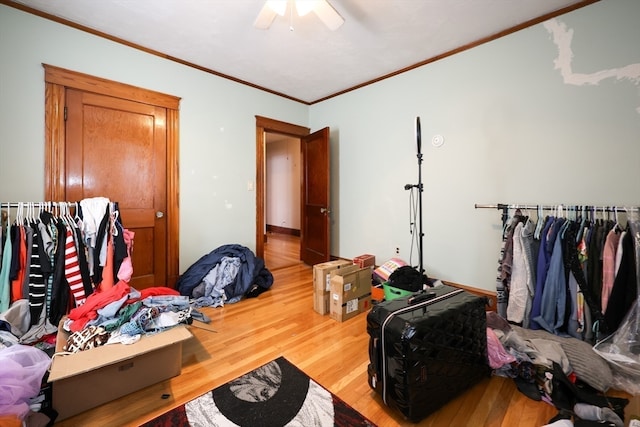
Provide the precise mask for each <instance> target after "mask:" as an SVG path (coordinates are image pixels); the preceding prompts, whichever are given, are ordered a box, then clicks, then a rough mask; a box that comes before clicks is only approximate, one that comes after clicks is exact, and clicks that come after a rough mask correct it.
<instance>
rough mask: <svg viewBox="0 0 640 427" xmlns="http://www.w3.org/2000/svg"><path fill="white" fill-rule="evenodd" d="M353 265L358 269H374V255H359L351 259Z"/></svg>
mask: <svg viewBox="0 0 640 427" xmlns="http://www.w3.org/2000/svg"><path fill="white" fill-rule="evenodd" d="M353 263H354V264H355V265H357V266H358V267H360V268H364V267H375V266H376V257H375V255H371V254H364V255H359V256H357V257H355V258H354V259H353Z"/></svg>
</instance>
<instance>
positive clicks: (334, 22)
mask: <svg viewBox="0 0 640 427" xmlns="http://www.w3.org/2000/svg"><path fill="white" fill-rule="evenodd" d="M313 11H314V12H315V13H316V15H318V18H320V20H321V21H322V22H324V25H326V26H327V27H329V29H330V30H331V31H334V30H337V29H338V28H340V26H341V25H342V24H344V18H343V17H342V16H340V14H339V13H338V12H336V10H335V9H334V8H333V6H331V5H330V4H329V2H327V0H320V1H318V3H317V5H316V7H315V8H314V10H313Z"/></svg>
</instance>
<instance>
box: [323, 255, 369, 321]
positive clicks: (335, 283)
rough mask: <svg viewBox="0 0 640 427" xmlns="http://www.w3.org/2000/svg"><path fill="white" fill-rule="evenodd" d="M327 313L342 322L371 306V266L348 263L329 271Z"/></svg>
mask: <svg viewBox="0 0 640 427" xmlns="http://www.w3.org/2000/svg"><path fill="white" fill-rule="evenodd" d="M330 298H331V301H330V307H329V315H330V316H331V318H332V319H335V320H337V321H339V322H343V321H345V320H347V319H350V318H352V317H353V316H355V315H357V314H358V313H362V312H364V311H366V310H368V309H370V308H371V267H365V268H360V267H358V266H357V265H350V266H348V267H343V268H340V269H338V270H335V271H333V272H332V273H331V296H330Z"/></svg>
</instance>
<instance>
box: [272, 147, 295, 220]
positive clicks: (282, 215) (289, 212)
mask: <svg viewBox="0 0 640 427" xmlns="http://www.w3.org/2000/svg"><path fill="white" fill-rule="evenodd" d="M265 163H266V165H265V169H266V175H267V177H266V184H265V191H266V199H267V201H266V206H265V216H266V223H267V225H273V226H276V227H282V228H288V229H291V230H300V140H299V139H298V138H288V137H285V138H282V139H278V140H275V141H273V142H269V143H267V144H266V155H265Z"/></svg>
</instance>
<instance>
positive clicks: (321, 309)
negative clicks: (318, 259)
mask: <svg viewBox="0 0 640 427" xmlns="http://www.w3.org/2000/svg"><path fill="white" fill-rule="evenodd" d="M349 265H352V264H351V263H350V262H349V261H348V260H346V259H338V260H335V261H328V262H323V263H321V264H316V265H314V266H313V309H314V310H315V311H316V312H317V313H319V314H323V315H324V314H329V291H330V289H331V283H330V280H331V276H330V275H331V272H332V271H334V270H337V269H339V268H342V267H346V266H349Z"/></svg>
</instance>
